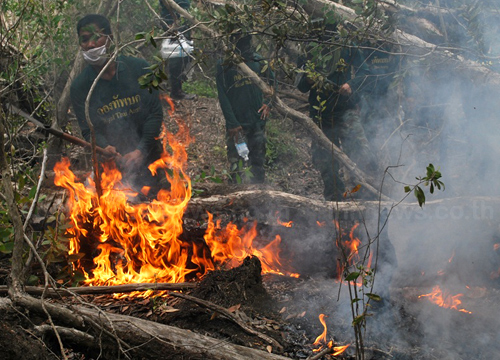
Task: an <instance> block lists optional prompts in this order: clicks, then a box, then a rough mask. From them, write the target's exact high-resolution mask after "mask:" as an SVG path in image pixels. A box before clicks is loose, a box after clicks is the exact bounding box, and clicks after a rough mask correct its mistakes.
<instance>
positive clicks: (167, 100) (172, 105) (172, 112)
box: [160, 94, 175, 116]
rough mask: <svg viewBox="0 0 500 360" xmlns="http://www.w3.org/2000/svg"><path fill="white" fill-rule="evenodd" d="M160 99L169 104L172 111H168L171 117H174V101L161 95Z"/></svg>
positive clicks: (165, 95)
mask: <svg viewBox="0 0 500 360" xmlns="http://www.w3.org/2000/svg"><path fill="white" fill-rule="evenodd" d="M160 98H162V99H163V100H165V101H166V102H167V103H168V105H169V106H170V109H169V110H168V114H169V115H170V116H173V115H174V112H175V104H174V101H173V100H172V99H171V98H170V97H169V96H168V95H167V94H161V95H160Z"/></svg>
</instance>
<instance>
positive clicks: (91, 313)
mask: <svg viewBox="0 0 500 360" xmlns="http://www.w3.org/2000/svg"><path fill="white" fill-rule="evenodd" d="M78 312H79V313H81V314H83V315H85V316H87V317H91V318H93V319H94V320H96V321H102V320H103V317H102V314H101V313H100V312H97V311H95V310H92V309H88V308H83V307H79V308H78ZM106 316H107V318H108V320H109V321H111V322H112V324H113V328H114V330H115V331H116V334H117V335H118V336H119V337H120V338H121V339H124V340H125V341H127V342H128V343H129V344H131V345H134V344H136V346H139V345H141V344H145V343H148V344H150V345H148V346H151V343H152V342H156V343H158V344H161V345H162V346H164V347H165V346H166V349H169V350H170V351H176V352H178V351H182V353H183V354H185V355H186V356H189V355H197V356H203V358H205V359H218V360H238V359H242V360H243V359H244V360H286V359H288V358H286V357H283V356H280V355H275V354H272V353H267V352H264V351H261V350H256V349H252V348H247V347H244V346H239V345H234V344H231V343H229V342H226V341H223V340H221V339H214V338H211V337H208V336H204V335H200V334H196V333H194V332H192V331H187V330H183V329H179V328H176V327H173V326H168V325H163V324H158V323H155V322H152V321H147V320H142V319H137V318H134V317H130V316H124V315H117V314H111V313H107V314H106ZM105 325H106V326H109V324H105ZM166 353H168V351H167V350H166Z"/></svg>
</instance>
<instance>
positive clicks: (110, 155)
mask: <svg viewBox="0 0 500 360" xmlns="http://www.w3.org/2000/svg"><path fill="white" fill-rule="evenodd" d="M104 151H105V152H106V153H107V154H106V155H104V157H106V158H107V159H119V158H120V153H119V152H118V151H116V148H115V147H114V146H111V145H108V146H106V147H105V148H104Z"/></svg>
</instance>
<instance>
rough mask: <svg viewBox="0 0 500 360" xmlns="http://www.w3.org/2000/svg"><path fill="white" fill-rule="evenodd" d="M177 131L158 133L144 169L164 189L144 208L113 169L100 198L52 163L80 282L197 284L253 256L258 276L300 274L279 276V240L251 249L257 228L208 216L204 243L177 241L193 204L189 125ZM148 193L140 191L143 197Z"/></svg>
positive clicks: (66, 166)
mask: <svg viewBox="0 0 500 360" xmlns="http://www.w3.org/2000/svg"><path fill="white" fill-rule="evenodd" d="M172 106H173V104H172ZM177 120H179V119H177ZM178 126H179V131H178V132H177V134H176V135H175V136H174V135H173V134H171V133H168V132H167V131H166V130H165V128H163V130H162V134H161V139H162V142H163V148H164V151H163V154H162V156H161V158H160V159H158V160H157V161H156V162H154V163H153V164H151V165H150V166H149V169H150V171H151V172H152V173H153V174H158V173H160V172H163V173H164V176H165V177H166V178H167V180H168V181H169V183H170V185H171V186H170V189H169V190H165V189H162V190H160V191H159V192H158V194H157V196H156V198H155V199H152V200H151V201H150V202H148V203H140V204H132V203H131V202H130V201H129V200H130V199H132V198H134V197H135V196H136V195H138V192H136V191H134V190H132V189H130V188H129V187H127V185H126V184H124V183H122V174H121V173H120V171H119V170H118V169H117V168H116V166H115V165H114V163H105V164H103V171H102V179H101V185H102V189H103V191H102V196H101V197H98V195H97V193H96V189H95V183H94V181H93V180H92V179H91V178H88V179H87V182H88V186H86V185H85V184H84V183H82V182H80V181H79V179H77V178H76V176H75V175H74V174H73V172H72V171H71V170H70V162H69V160H68V159H63V160H62V161H61V162H59V163H57V164H56V166H55V168H54V171H55V175H56V176H55V181H54V182H55V184H56V185H57V186H61V187H63V188H65V189H66V190H67V191H68V193H69V196H68V203H67V207H68V209H69V216H68V217H69V221H70V227H69V229H68V230H67V232H68V235H69V237H70V244H69V254H70V255H72V254H79V255H83V258H81V259H80V260H78V261H75V262H74V263H73V266H74V268H75V270H80V271H81V272H82V273H83V274H84V276H85V281H84V283H85V284H86V285H89V286H100V285H118V284H127V283H154V282H170V283H178V282H184V281H188V280H192V279H195V278H201V277H202V276H204V275H205V274H206V273H207V272H208V271H210V270H214V269H215V268H216V267H217V266H219V265H220V264H225V265H231V266H236V265H239V264H240V263H241V262H242V261H243V259H244V258H245V257H247V256H257V257H258V258H259V259H260V260H261V262H262V269H263V272H264V273H268V272H269V273H276V274H288V275H291V276H298V274H294V273H293V272H291V271H286V270H283V268H285V267H284V266H283V264H282V260H281V259H280V258H279V253H280V242H281V238H280V237H279V236H276V238H275V239H274V240H273V241H271V242H270V243H269V244H267V245H266V246H261V247H259V246H256V245H254V244H253V240H254V239H255V238H256V236H257V230H256V224H254V226H253V227H251V228H250V229H247V228H244V229H242V230H238V228H237V227H236V225H234V224H229V225H228V226H227V228H226V229H225V230H221V229H217V228H216V226H215V225H214V224H213V221H212V216H211V215H209V218H210V221H209V224H208V229H207V233H206V235H205V240H206V244H204V243H202V242H201V241H199V242H198V243H196V241H189V242H188V241H186V240H182V239H181V238H180V235H181V234H182V231H183V230H182V224H183V215H184V212H185V210H186V208H187V205H188V202H189V200H190V198H191V180H190V179H189V176H188V175H187V173H186V172H185V168H186V164H187V152H186V148H187V146H188V145H189V144H190V142H191V141H192V140H193V139H192V138H191V137H190V136H189V131H188V128H187V126H185V125H184V124H183V123H182V122H181V121H178ZM167 149H168V150H167ZM167 169H168V171H167ZM148 191H149V189H148V188H143V189H141V192H143V193H148ZM217 226H219V224H217ZM145 296H146V295H145Z"/></svg>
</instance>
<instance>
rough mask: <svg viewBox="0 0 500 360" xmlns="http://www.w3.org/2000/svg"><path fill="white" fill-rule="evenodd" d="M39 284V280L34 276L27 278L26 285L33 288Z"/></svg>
mask: <svg viewBox="0 0 500 360" xmlns="http://www.w3.org/2000/svg"><path fill="white" fill-rule="evenodd" d="M39 283H40V279H39V278H38V276H36V275H30V276H29V278H28V281H26V284H27V285H30V286H35V285H38V284H39Z"/></svg>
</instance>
